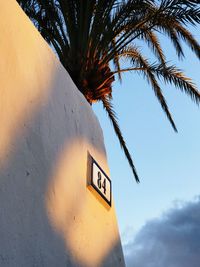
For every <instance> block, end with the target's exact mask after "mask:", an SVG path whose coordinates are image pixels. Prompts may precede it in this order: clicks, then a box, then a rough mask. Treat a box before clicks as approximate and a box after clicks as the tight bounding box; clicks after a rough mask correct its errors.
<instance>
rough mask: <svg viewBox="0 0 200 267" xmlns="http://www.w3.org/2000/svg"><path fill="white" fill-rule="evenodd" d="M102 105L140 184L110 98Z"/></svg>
mask: <svg viewBox="0 0 200 267" xmlns="http://www.w3.org/2000/svg"><path fill="white" fill-rule="evenodd" d="M102 103H103V107H104V108H105V110H106V112H107V114H108V117H109V118H110V121H111V122H112V125H113V127H114V130H115V133H116V135H117V137H118V139H119V142H120V145H121V148H122V149H123V151H124V153H125V155H126V158H127V159H128V162H129V165H130V167H131V169H132V172H133V174H134V177H135V180H136V182H137V183H139V182H140V180H139V177H138V174H137V171H136V168H135V166H134V164H133V160H132V158H131V155H130V153H129V151H128V149H127V146H126V143H125V141H124V138H123V136H122V132H121V130H120V128H119V125H118V122H117V118H116V114H115V112H114V110H113V107H112V104H111V102H110V100H109V99H108V98H106V97H105V98H103V99H102Z"/></svg>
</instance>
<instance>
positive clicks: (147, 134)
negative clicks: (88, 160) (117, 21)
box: [94, 29, 200, 267]
mask: <svg viewBox="0 0 200 267" xmlns="http://www.w3.org/2000/svg"><path fill="white" fill-rule="evenodd" d="M193 33H194V35H195V36H196V39H197V40H200V35H199V29H196V30H195V31H193ZM162 41H164V42H165V51H166V53H167V55H168V60H169V61H171V63H172V64H173V63H175V64H177V66H179V67H180V68H181V69H183V70H184V71H185V73H186V74H187V76H189V77H191V78H192V79H193V81H194V82H195V83H196V84H197V86H198V88H199V90H200V63H199V61H198V60H197V59H196V58H195V55H194V54H193V53H191V51H190V49H189V48H187V47H185V46H184V48H185V49H184V51H185V56H186V57H185V59H184V60H182V61H180V62H179V61H178V60H177V57H176V55H175V53H174V50H173V48H172V46H171V45H170V43H169V42H168V41H166V40H165V39H163V40H162ZM144 51H145V53H146V54H147V53H148V50H146V49H145V50H144ZM147 55H148V54H147ZM162 88H163V91H164V95H165V97H166V99H167V103H168V106H169V108H170V110H171V113H172V115H173V118H174V120H175V123H176V125H177V128H178V131H179V132H178V134H176V133H175V132H174V131H173V129H172V127H171V125H170V124H169V122H168V120H167V119H166V117H165V115H164V113H163V112H162V110H161V107H160V105H159V104H158V101H157V99H156V98H155V96H154V93H153V91H152V89H151V87H150V86H149V85H148V83H147V82H146V81H144V80H143V78H142V77H141V76H138V75H133V74H131V73H126V74H124V75H123V82H122V84H121V85H120V83H119V82H117V81H116V82H115V84H114V86H113V99H114V100H113V104H114V108H115V111H116V112H117V114H118V118H119V124H120V127H121V130H122V132H123V135H124V138H125V140H126V143H127V146H128V148H129V150H130V152H131V154H132V156H133V159H134V163H135V165H136V167H137V171H138V173H139V176H140V179H141V183H140V184H139V185H138V184H136V183H135V181H134V177H133V175H132V172H131V169H130V167H129V165H128V163H127V160H126V159H125V156H124V154H123V152H122V150H121V149H120V146H119V144H118V140H117V137H116V136H115V133H114V131H113V129H112V126H111V124H110V122H109V119H108V118H107V115H106V114H105V111H104V110H103V108H102V106H101V104H97V105H94V110H95V112H96V114H97V116H98V118H99V120H100V124H101V126H102V128H103V131H104V138H105V144H106V148H107V154H108V162H109V166H110V172H111V177H112V181H113V191H114V199H115V206H116V212H117V217H118V224H119V229H120V234H121V239H122V243H123V246H124V249H126V245H127V244H128V243H129V242H133V241H134V238H135V236H136V235H138V234H139V232H140V230H141V228H142V226H144V225H145V224H146V222H147V221H151V220H152V219H156V218H157V219H159V218H162V216H163V215H162V214H163V212H167V211H168V210H169V209H171V208H172V207H173V208H177V209H178V208H179V205H180V203H182V202H187V201H194V199H195V196H198V195H199V188H200V179H199V178H200V162H199V159H200V157H199V155H200V109H199V107H198V106H197V105H195V104H194V103H193V102H192V101H191V99H190V98H189V97H188V96H186V95H185V94H183V93H182V92H181V91H180V90H178V89H176V88H175V87H173V86H171V85H167V86H164V85H163V86H162ZM181 205H182V204H181ZM183 206H184V205H183ZM136 266H137V265H136ZM138 266H140V265H138ZM163 266H164V265H163ZM143 267H145V266H143Z"/></svg>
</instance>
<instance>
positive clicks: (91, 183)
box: [90, 156, 112, 207]
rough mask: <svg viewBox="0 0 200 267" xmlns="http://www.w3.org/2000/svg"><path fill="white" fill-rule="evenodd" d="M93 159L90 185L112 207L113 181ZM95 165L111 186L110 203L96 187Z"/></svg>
mask: <svg viewBox="0 0 200 267" xmlns="http://www.w3.org/2000/svg"><path fill="white" fill-rule="evenodd" d="M90 158H91V164H90V168H91V173H90V174H91V175H90V185H91V186H92V187H93V188H94V190H95V191H96V192H97V193H98V194H99V195H100V196H101V197H102V198H103V200H104V201H106V203H107V204H108V205H109V206H110V207H111V206H112V182H111V179H110V178H109V177H108V175H107V174H106V173H105V172H104V171H103V170H102V168H101V167H100V166H99V164H98V163H97V162H96V160H95V159H94V158H93V157H92V156H90ZM93 164H95V165H96V166H97V168H98V169H99V170H100V171H101V172H102V173H103V175H104V176H105V177H106V179H107V180H108V182H109V184H110V201H109V200H108V199H107V198H106V197H105V196H104V194H103V193H102V192H101V190H100V189H99V188H98V187H97V186H96V185H95V183H94V173H93Z"/></svg>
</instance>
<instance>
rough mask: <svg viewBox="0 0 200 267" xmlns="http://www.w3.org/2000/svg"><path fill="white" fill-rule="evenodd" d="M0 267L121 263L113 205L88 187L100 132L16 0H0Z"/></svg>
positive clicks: (102, 157) (100, 152)
mask: <svg viewBox="0 0 200 267" xmlns="http://www.w3.org/2000/svg"><path fill="white" fill-rule="evenodd" d="M0 32H1V38H0V122H1V131H0V266H1V267H7V266H9V267H15V266H16V267H32V266H35V267H40V266H48V267H55V266H56V267H61V266H62V267H63V266H86V267H87V266H88V267H97V266H112V267H117V266H120V267H122V266H124V259H123V254H122V249H121V243H120V239H119V234H118V228H117V223H116V217H115V211H114V207H112V208H109V207H108V206H106V205H105V203H104V202H103V201H101V199H100V198H97V196H95V195H94V193H93V192H91V191H90V190H89V188H88V187H87V183H86V180H87V155H88V152H89V153H90V154H91V155H92V156H93V157H94V158H95V159H96V160H97V161H98V162H99V163H100V165H101V166H102V167H103V169H104V170H105V171H106V173H109V170H108V165H107V160H106V153H105V147H104V143H103V136H102V131H101V128H100V126H99V123H98V121H97V119H96V117H95V115H94V114H93V112H92V110H91V107H90V106H89V105H88V103H87V102H86V101H85V99H84V97H83V96H82V95H81V94H80V92H79V91H78V90H77V89H76V87H75V86H74V84H73V82H72V81H71V79H70V77H69V75H68V74H67V73H66V71H65V70H64V69H63V67H62V66H61V64H60V63H59V62H58V60H57V59H56V57H55V56H54V54H53V52H52V51H51V49H50V48H49V47H48V45H47V44H46V42H45V41H44V40H43V39H42V37H41V36H40V34H39V33H38V32H37V30H36V29H35V28H34V27H33V25H32V23H31V22H30V21H29V19H28V18H27V17H26V16H25V14H24V13H23V12H22V10H21V9H20V7H19V6H18V5H17V3H16V2H15V0H8V1H0Z"/></svg>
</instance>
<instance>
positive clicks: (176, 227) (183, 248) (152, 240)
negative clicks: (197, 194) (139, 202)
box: [125, 198, 200, 267]
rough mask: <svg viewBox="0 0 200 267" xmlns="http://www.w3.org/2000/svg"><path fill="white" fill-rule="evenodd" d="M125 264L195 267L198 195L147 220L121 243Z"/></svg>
mask: <svg viewBox="0 0 200 267" xmlns="http://www.w3.org/2000/svg"><path fill="white" fill-rule="evenodd" d="M125 259H126V264H127V267H199V266H200V198H198V199H197V200H196V201H194V202H190V203H185V204H184V205H181V207H180V205H178V206H176V207H175V208H173V209H171V210H170V211H168V212H167V213H165V214H163V216H161V218H159V219H155V220H151V221H149V222H147V223H146V224H145V225H144V226H143V227H142V229H141V230H140V231H139V233H138V234H137V235H136V237H135V239H134V240H133V241H129V242H128V243H127V244H126V245H125Z"/></svg>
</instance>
